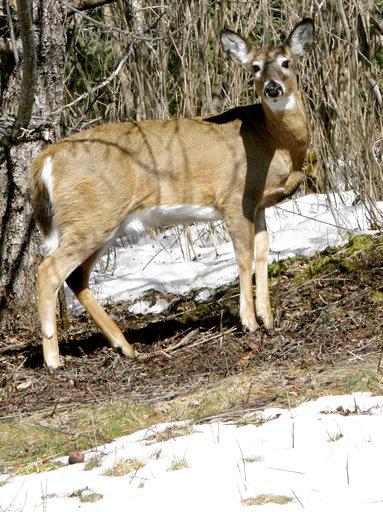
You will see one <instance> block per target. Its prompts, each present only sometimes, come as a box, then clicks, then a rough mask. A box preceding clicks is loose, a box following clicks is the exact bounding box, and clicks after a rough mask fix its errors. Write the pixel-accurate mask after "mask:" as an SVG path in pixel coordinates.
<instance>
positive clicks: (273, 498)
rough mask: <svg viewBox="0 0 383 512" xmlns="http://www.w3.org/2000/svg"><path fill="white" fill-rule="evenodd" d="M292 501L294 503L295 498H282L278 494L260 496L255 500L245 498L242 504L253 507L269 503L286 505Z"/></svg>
mask: <svg viewBox="0 0 383 512" xmlns="http://www.w3.org/2000/svg"><path fill="white" fill-rule="evenodd" d="M291 501H293V498H290V497H289V496H281V495H278V494H260V495H259V496H255V497H254V498H245V499H244V500H242V503H243V504H244V505H246V506H247V507H253V506H256V505H268V504H269V503H274V504H276V505H286V504H287V503H290V502H291Z"/></svg>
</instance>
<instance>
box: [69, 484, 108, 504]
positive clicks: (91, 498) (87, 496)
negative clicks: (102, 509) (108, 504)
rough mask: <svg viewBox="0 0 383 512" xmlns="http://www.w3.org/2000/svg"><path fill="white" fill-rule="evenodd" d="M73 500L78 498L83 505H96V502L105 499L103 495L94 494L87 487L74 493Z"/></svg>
mask: <svg viewBox="0 0 383 512" xmlns="http://www.w3.org/2000/svg"><path fill="white" fill-rule="evenodd" d="M70 497H71V498H78V499H79V500H80V501H81V503H95V502H96V501H99V500H101V499H102V498H103V495H102V494H100V493H98V492H94V491H92V490H91V489H89V488H88V487H85V488H83V489H78V490H77V491H74V492H73V493H72V494H71V495H70Z"/></svg>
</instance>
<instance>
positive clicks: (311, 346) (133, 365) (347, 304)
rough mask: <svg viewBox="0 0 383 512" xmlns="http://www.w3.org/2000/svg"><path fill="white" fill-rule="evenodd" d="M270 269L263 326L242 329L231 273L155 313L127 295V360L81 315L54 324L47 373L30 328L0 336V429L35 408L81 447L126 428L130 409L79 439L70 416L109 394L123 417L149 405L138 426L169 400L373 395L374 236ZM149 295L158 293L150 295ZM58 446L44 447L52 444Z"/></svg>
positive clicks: (378, 365) (378, 254) (379, 389)
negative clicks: (64, 325) (57, 357)
mask: <svg viewBox="0 0 383 512" xmlns="http://www.w3.org/2000/svg"><path fill="white" fill-rule="evenodd" d="M270 279H271V298H272V307H273V312H274V315H275V321H276V328H275V330H274V331H273V332H272V333H271V334H266V333H265V332H264V330H263V329H262V328H261V329H260V330H259V331H257V332H256V333H254V334H249V333H243V332H242V331H241V328H240V325H239V320H238V305H239V288H238V282H236V283H234V284H232V285H228V286H225V287H223V288H220V289H218V290H216V291H215V295H214V297H211V298H210V299H209V301H208V302H205V303H197V302H196V301H195V300H194V299H193V298H192V297H191V296H190V297H187V298H185V297H183V298H180V297H169V296H166V299H167V300H168V301H169V300H170V301H171V306H170V308H169V309H168V310H167V311H165V312H163V313H161V314H156V315H145V316H142V315H141V316H140V315H133V314H132V313H130V312H128V307H129V305H131V303H129V302H126V303H125V302H124V303H120V304H118V305H114V306H112V307H111V308H109V312H110V314H111V315H112V317H113V318H114V319H115V320H116V321H117V322H118V324H119V326H120V327H121V328H122V330H123V332H124V333H125V334H126V336H127V338H128V339H129V340H130V341H131V342H132V343H133V346H134V348H135V349H136V350H137V351H138V352H139V353H140V356H139V357H138V358H137V359H135V360H133V361H131V360H127V359H124V358H122V357H121V356H119V355H118V354H116V353H115V352H113V351H112V350H111V349H110V348H109V346H108V344H107V341H106V340H105V338H104V337H103V336H102V335H101V334H99V332H98V331H97V328H96V327H95V326H94V324H93V323H92V322H91V321H90V320H89V318H88V317H87V316H86V315H85V314H82V315H80V316H76V317H71V321H70V328H69V330H67V331H65V332H64V331H61V332H60V333H59V338H60V350H61V353H62V356H63V362H64V365H63V367H62V368H60V369H59V370H57V371H55V372H53V373H49V372H48V371H47V370H45V369H44V367H43V361H42V350H41V345H40V341H39V340H38V339H36V338H35V337H31V335H30V334H28V333H27V332H26V333H25V334H23V335H20V336H18V337H12V338H11V337H4V338H3V339H1V338H0V433H1V432H3V433H4V432H8V435H9V431H10V425H11V424H12V423H13V422H14V421H15V420H16V421H21V420H22V419H23V418H24V419H25V418H34V419H33V422H34V425H35V426H36V425H38V426H39V428H41V426H43V428H45V429H46V428H48V429H51V430H52V432H53V433H54V434H57V433H60V435H62V436H63V438H64V439H66V442H67V443H69V444H68V446H69V445H71V446H72V445H73V447H77V448H83V447H86V446H90V445H91V442H92V443H96V442H106V441H107V440H109V439H111V438H113V437H115V436H117V435H119V434H121V435H122V434H123V433H126V432H127V431H130V430H132V429H133V428H134V425H133V424H134V420H133V419H132V418H131V427H129V426H127V424H126V421H125V423H124V426H123V427H121V428H122V431H121V432H120V430H119V429H118V428H117V427H116V425H114V427H113V428H112V429H109V430H108V429H107V430H105V431H101V427H100V428H98V427H97V428H96V427H94V425H93V427H91V428H90V427H89V429H90V430H89V429H88V431H87V432H86V436H85V437H86V439H84V438H83V437H84V436H83V433H84V429H85V427H84V428H82V427H81V428H80V430H81V431H82V432H81V433H80V432H79V429H77V430H76V429H74V428H73V415H72V413H73V411H75V410H80V409H81V410H83V408H84V407H85V408H86V407H92V408H93V409H92V410H93V412H92V414H93V413H94V410H95V409H94V408H95V407H96V408H98V411H101V410H102V411H103V412H102V414H104V416H105V415H106V416H108V415H109V416H110V415H111V414H112V413H111V410H110V409H105V407H106V408H107V407H108V404H111V403H119V404H126V402H127V401H129V402H130V403H134V404H136V409H134V410H133V412H131V414H132V416H138V415H139V414H140V413H139V412H138V409H137V407H138V408H139V410H140V411H141V408H145V407H147V408H151V409H150V410H149V409H146V412H145V414H146V416H147V418H146V420H145V422H144V423H145V424H147V423H148V422H150V421H158V420H161V419H164V418H165V417H166V418H167V419H168V417H169V411H170V409H171V408H172V405H171V404H172V403H173V402H174V401H177V400H178V402H177V403H178V406H177V410H176V411H174V410H173V411H172V413H171V414H170V416H171V419H172V420H173V419H184V418H187V417H191V416H193V418H194V419H204V418H208V417H209V416H210V415H215V416H222V415H233V416H239V415H240V414H241V411H243V410H246V409H249V408H253V409H254V408H257V407H264V406H266V405H270V404H273V403H274V404H278V405H280V406H281V405H289V406H290V405H291V404H296V403H300V402H301V401H303V400H305V399H310V398H315V397H317V396H321V395H323V394H324V393H328V394H330V393H332V394H337V393H349V392H352V391H357V390H370V391H372V392H374V393H380V394H382V393H383V361H382V352H383V235H373V236H368V237H367V236H360V237H356V238H353V239H351V240H350V242H349V243H348V244H347V245H345V246H344V247H342V248H340V249H339V248H338V249H331V250H327V251H325V252H324V253H321V254H320V255H317V256H315V257H312V258H310V259H300V258H294V259H292V260H286V261H283V262H280V263H278V264H272V265H271V266H270ZM158 298H161V295H160V294H159V293H157V292H156V293H154V294H153V295H152V297H151V299H152V300H153V301H155V300H158ZM146 300H150V299H148V297H146ZM224 389H225V391H223V390H224ZM209 390H210V391H209ZM190 397H191V398H190ZM174 403H175V402H174ZM180 404H183V405H182V406H180ZM103 407H104V409H103ZM121 407H122V408H123V409H119V412H118V414H119V415H121V414H122V415H125V416H124V417H125V420H126V414H127V411H126V405H121ZM124 407H125V409H124ZM122 410H123V412H121V411H122ZM114 411H115V410H114ZM141 412H142V411H141ZM36 414H38V415H39V416H38V418H39V419H38V420H37V419H36ZM94 414H96V413H94ZM63 415H66V419H65V420H64V419H63ZM71 415H72V416H71ZM57 418H59V420H57V421H56V422H55V420H56V419H57ZM99 419H100V418H98V420H99ZM78 421H79V420H78V417H77V419H76V420H75V423H76V425H77V426H78V425H79V423H78ZM92 421H94V418H93V420H92ZM116 421H117V420H116ZM48 423H49V425H48ZM88 423H89V421H88ZM117 423H118V421H117ZM138 423H140V422H138ZM47 425H48V426H47ZM82 425H83V424H82ZM85 430H86V429H85ZM76 432H77V433H76ZM81 436H83V437H81ZM90 438H91V439H90ZM81 439H82V440H81ZM61 449H62V448H60V447H59V446H56V447H53V448H52V450H53V451H51V452H50V454H51V455H53V454H55V455H57V454H58V452H60V450H61ZM23 450H24V452H25V451H28V450H27V449H26V448H25V447H24V448H23ZM8 451H9V450H8ZM0 452H1V450H0ZM43 453H45V452H43ZM8 455H9V454H8ZM8 455H4V454H2V453H0V470H1V466H2V465H3V468H8V469H9V467H10V466H9V464H10V458H9V456H8ZM29 455H31V454H29ZM29 455H28V456H27V455H26V454H25V453H24V455H23V457H25V458H28V460H29ZM19 456H20V453H19V449H18V448H17V447H16V448H15V451H14V452H13V455H12V454H11V455H10V457H11V459H12V458H13V462H15V460H16V459H17V460H19ZM1 462H2V463H1ZM11 465H12V463H11ZM16 465H18V464H16Z"/></svg>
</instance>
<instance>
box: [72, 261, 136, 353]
mask: <svg viewBox="0 0 383 512" xmlns="http://www.w3.org/2000/svg"><path fill="white" fill-rule="evenodd" d="M100 254H101V251H97V252H95V253H94V254H92V255H91V256H90V257H89V258H88V259H86V260H85V261H84V262H83V263H82V264H81V265H79V266H78V267H77V268H76V269H75V270H74V271H73V272H72V273H71V274H70V275H69V276H68V277H67V279H66V283H67V285H68V286H69V288H70V289H71V290H72V291H73V293H74V294H75V295H76V297H77V299H78V300H79V302H80V303H81V304H82V305H83V306H84V308H85V310H86V311H87V312H88V314H89V316H90V317H91V318H92V320H93V321H94V323H95V324H96V325H97V326H98V327H99V328H100V329H101V331H102V332H103V333H104V335H105V337H106V338H107V339H108V341H109V343H110V344H111V346H112V347H113V348H115V349H116V350H119V351H121V352H122V353H123V354H124V355H125V356H126V357H134V350H133V348H132V346H131V345H130V344H129V343H128V342H127V341H126V339H125V336H124V335H123V334H122V332H121V330H120V328H119V327H118V325H117V324H116V323H115V322H114V321H113V320H112V319H111V318H110V316H109V315H108V314H107V313H106V311H105V310H104V309H103V308H102V307H101V306H100V304H99V303H98V302H97V301H96V299H95V298H94V295H93V294H92V292H91V291H90V289H89V276H90V273H91V271H92V269H93V266H94V264H95V263H96V262H97V260H98V258H99V256H100Z"/></svg>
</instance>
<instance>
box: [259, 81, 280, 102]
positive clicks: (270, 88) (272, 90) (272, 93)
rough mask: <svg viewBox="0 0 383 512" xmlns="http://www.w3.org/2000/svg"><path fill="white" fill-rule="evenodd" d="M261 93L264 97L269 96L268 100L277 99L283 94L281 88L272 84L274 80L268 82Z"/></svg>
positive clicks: (276, 83)
mask: <svg viewBox="0 0 383 512" xmlns="http://www.w3.org/2000/svg"><path fill="white" fill-rule="evenodd" d="M263 91H264V93H265V95H266V96H269V97H270V98H277V97H278V96H281V95H282V93H283V89H282V86H281V85H280V84H279V83H278V82H274V80H270V82H269V83H268V84H267V85H266V86H265V88H264V90H263Z"/></svg>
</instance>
